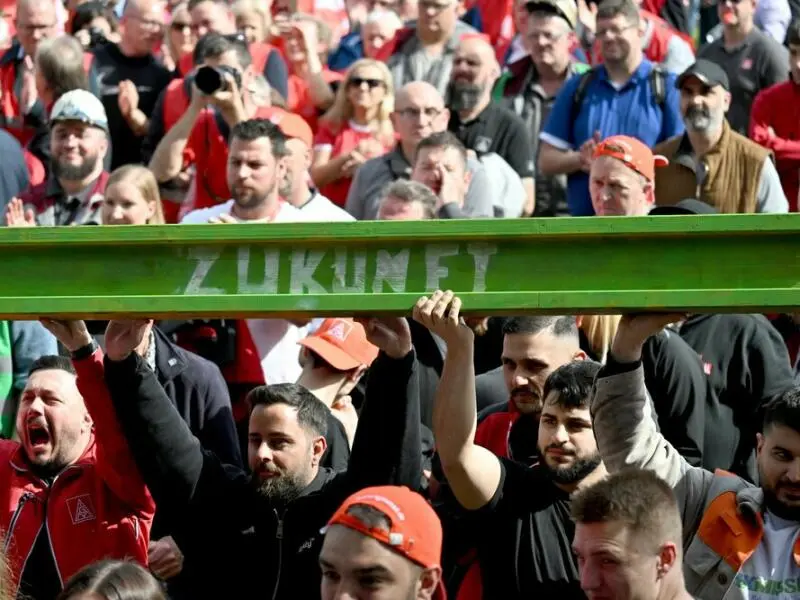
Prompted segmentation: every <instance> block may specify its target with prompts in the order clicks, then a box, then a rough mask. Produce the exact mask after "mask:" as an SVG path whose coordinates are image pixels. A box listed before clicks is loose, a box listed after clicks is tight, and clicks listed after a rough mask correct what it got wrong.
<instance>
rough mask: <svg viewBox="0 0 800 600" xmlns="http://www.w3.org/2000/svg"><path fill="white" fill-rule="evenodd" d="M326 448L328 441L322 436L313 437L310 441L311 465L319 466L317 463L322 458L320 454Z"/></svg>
mask: <svg viewBox="0 0 800 600" xmlns="http://www.w3.org/2000/svg"><path fill="white" fill-rule="evenodd" d="M327 448H328V442H327V441H326V440H325V438H324V437H323V436H319V437H316V438H314V441H313V442H312V443H311V466H313V467H318V466H319V463H320V461H321V460H322V455H323V454H325V450H327Z"/></svg>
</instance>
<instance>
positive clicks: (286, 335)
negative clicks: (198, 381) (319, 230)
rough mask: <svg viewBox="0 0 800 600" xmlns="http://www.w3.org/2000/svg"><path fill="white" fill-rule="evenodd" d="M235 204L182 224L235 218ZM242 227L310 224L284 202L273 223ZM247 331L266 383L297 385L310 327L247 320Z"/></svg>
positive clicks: (194, 216)
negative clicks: (301, 344)
mask: <svg viewBox="0 0 800 600" xmlns="http://www.w3.org/2000/svg"><path fill="white" fill-rule="evenodd" d="M232 208H233V200H228V201H227V202H225V203H223V204H218V205H217V206H212V207H210V208H200V209H198V210H193V211H192V212H190V213H189V214H188V215H186V216H185V217H184V218H183V219H182V220H181V223H182V224H197V223H208V220H209V219H211V218H213V217H218V216H219V215H223V214H228V215H229V214H231V209H232ZM237 220H238V221H239V222H240V223H267V222H269V223H296V222H298V221H307V220H308V219H306V218H305V216H304V215H303V213H302V212H301V211H299V210H298V209H296V208H295V207H294V206H292V205H291V204H289V203H288V202H281V204H280V207H279V208H278V212H277V214H276V215H275V218H274V219H272V221H267V220H266V219H265V220H258V221H242V220H241V219H237ZM245 322H246V323H247V328H248V330H249V332H250V337H251V338H252V339H253V344H254V345H255V347H256V351H257V352H258V356H259V357H260V358H261V370H262V372H263V374H264V381H266V382H267V383H268V384H273V383H294V382H295V381H297V378H298V377H300V372H301V371H302V369H301V368H300V362H299V356H300V347H299V346H298V345H297V342H299V341H300V340H301V339H303V338H304V337H306V336H307V335H308V330H309V327H308V326H305V327H297V326H295V325H294V324H292V323H290V322H289V321H286V320H285V319H246V320H245Z"/></svg>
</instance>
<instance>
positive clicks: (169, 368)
mask: <svg viewBox="0 0 800 600" xmlns="http://www.w3.org/2000/svg"><path fill="white" fill-rule="evenodd" d="M153 340H154V342H155V346H156V377H158V380H159V381H160V382H161V383H162V384H163V383H165V382H167V381H170V380H172V379H175V378H176V377H177V376H178V375H180V374H181V373H182V372H183V371H184V369H186V361H184V360H183V357H182V356H181V354H180V352H179V349H178V347H177V346H175V344H173V343H172V341H171V340H170V339H169V338H168V337H167V336H166V334H164V333H163V332H162V331H161V330H160V329H159V328H158V327H153Z"/></svg>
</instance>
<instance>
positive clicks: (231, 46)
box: [150, 33, 278, 208]
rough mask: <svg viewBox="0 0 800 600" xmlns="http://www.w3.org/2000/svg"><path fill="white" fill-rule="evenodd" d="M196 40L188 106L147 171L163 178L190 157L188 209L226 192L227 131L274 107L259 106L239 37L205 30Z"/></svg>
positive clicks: (171, 175) (217, 199) (225, 197)
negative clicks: (199, 52)
mask: <svg viewBox="0 0 800 600" xmlns="http://www.w3.org/2000/svg"><path fill="white" fill-rule="evenodd" d="M201 43H202V44H203V45H204V52H203V54H204V59H203V63H204V66H203V67H200V68H199V69H198V70H197V73H196V74H195V76H194V83H193V84H192V88H191V96H192V98H191V102H190V103H189V107H188V108H187V109H186V111H185V112H184V113H183V116H182V117H181V118H180V120H179V121H178V122H177V123H176V124H175V125H174V126H173V127H172V128H171V129H170V130H169V131H168V132H167V134H166V135H165V136H164V137H163V138H162V140H161V141H160V142H159V144H158V146H156V149H155V152H154V153H153V157H152V159H151V160H150V170H151V171H152V172H153V174H154V175H155V176H156V179H157V180H158V181H159V183H164V182H167V181H170V180H172V179H174V178H175V177H176V176H177V175H178V174H179V173H180V172H181V170H182V169H183V167H184V157H185V156H186V155H192V156H193V157H194V166H195V173H196V175H195V177H196V179H195V182H194V183H195V196H194V201H193V202H191V208H207V207H210V206H215V205H217V204H220V203H222V202H225V201H227V200H228V199H229V198H230V197H231V194H230V191H229V189H228V184H227V181H226V175H225V163H226V161H227V156H228V134H229V132H230V130H231V129H232V128H233V127H234V126H235V125H236V124H237V123H240V122H242V121H246V120H248V119H251V118H253V117H256V116H259V117H262V118H267V117H268V116H269V113H270V112H271V111H275V110H278V109H269V108H268V109H266V111H263V110H259V108H258V102H257V100H256V98H255V94H254V85H253V84H254V82H255V79H256V76H255V75H254V73H253V70H252V67H251V58H250V52H249V50H248V48H247V45H246V44H245V43H244V41H243V40H240V39H239V38H233V37H230V36H223V35H220V34H215V33H209V34H207V35H206V36H205V37H204V38H203V40H202V42H201ZM207 107H208V109H209V110H206V108H207Z"/></svg>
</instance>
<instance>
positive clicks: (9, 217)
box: [6, 198, 36, 227]
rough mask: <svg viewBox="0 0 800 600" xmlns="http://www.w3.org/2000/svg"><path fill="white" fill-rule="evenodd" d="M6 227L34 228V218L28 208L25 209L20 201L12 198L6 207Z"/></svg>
mask: <svg viewBox="0 0 800 600" xmlns="http://www.w3.org/2000/svg"><path fill="white" fill-rule="evenodd" d="M6 225H7V226H8V227H36V217H35V216H34V214H33V211H32V210H31V209H30V208H27V209H26V208H25V205H24V204H23V202H22V200H20V199H19V198H12V199H11V202H9V203H8V206H7V207H6Z"/></svg>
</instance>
